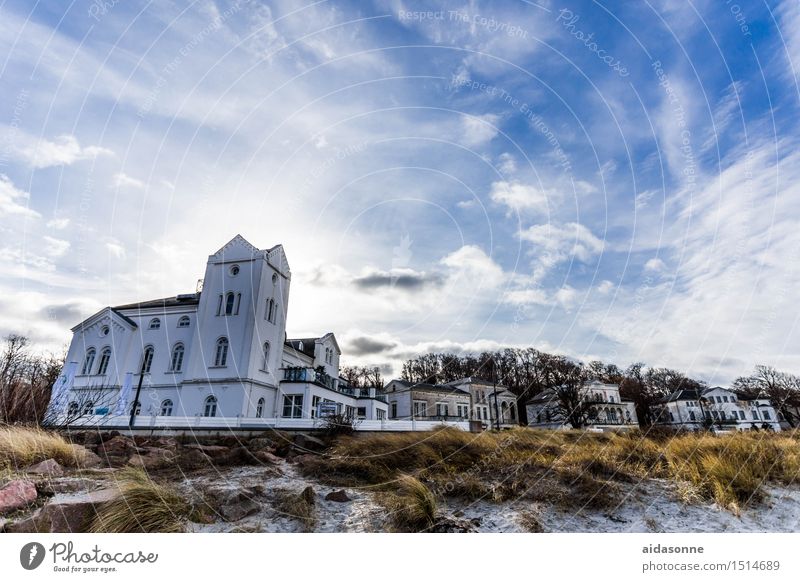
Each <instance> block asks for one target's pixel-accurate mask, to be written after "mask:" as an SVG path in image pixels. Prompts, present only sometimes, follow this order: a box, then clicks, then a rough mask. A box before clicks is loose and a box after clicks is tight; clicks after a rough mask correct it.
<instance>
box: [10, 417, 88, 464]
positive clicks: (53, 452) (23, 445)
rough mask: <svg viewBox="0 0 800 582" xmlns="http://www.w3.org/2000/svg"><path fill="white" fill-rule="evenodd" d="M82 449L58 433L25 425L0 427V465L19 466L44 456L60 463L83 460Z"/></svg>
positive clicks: (38, 460)
mask: <svg viewBox="0 0 800 582" xmlns="http://www.w3.org/2000/svg"><path fill="white" fill-rule="evenodd" d="M84 454H85V449H83V447H76V446H75V445H73V444H72V443H70V442H68V441H67V440H65V439H64V438H63V437H62V436H61V435H59V434H56V433H54V432H48V431H45V430H42V429H40V428H32V427H25V426H2V427H0V468H5V469H13V468H21V467H25V466H27V465H31V464H33V463H38V462H40V461H44V460H46V459H55V460H56V461H58V462H59V463H60V464H62V465H64V466H68V467H70V466H75V465H77V464H80V462H81V461H82V460H83V455H84Z"/></svg>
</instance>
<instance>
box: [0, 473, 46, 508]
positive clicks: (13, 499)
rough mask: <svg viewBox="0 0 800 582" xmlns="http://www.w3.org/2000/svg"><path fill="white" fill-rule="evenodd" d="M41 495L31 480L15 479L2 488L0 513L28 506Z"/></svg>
mask: <svg viewBox="0 0 800 582" xmlns="http://www.w3.org/2000/svg"><path fill="white" fill-rule="evenodd" d="M38 496H39V493H38V492H37V491H36V485H34V484H33V483H32V482H31V481H25V480H23V479H15V480H14V481H11V482H10V483H8V484H7V485H5V486H4V487H3V488H2V489H0V515H3V514H5V513H12V512H14V511H16V510H18V509H22V508H23V507H27V506H28V505H30V504H31V503H33V502H34V501H36V498H37V497H38Z"/></svg>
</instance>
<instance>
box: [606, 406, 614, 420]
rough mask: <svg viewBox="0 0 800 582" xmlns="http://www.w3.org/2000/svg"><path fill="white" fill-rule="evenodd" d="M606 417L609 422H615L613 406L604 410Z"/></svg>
mask: <svg viewBox="0 0 800 582" xmlns="http://www.w3.org/2000/svg"><path fill="white" fill-rule="evenodd" d="M606 417H607V418H608V420H609V421H610V422H617V410H616V409H615V408H612V409H610V410H609V411H608V412H606Z"/></svg>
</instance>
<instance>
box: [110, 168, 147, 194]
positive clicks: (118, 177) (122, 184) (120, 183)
mask: <svg viewBox="0 0 800 582" xmlns="http://www.w3.org/2000/svg"><path fill="white" fill-rule="evenodd" d="M114 185H115V186H116V187H117V188H137V189H140V190H141V189H143V188H144V187H145V184H144V182H142V181H141V180H137V179H136V178H133V177H131V176H129V175H128V174H125V173H123V172H120V173H118V174H114Z"/></svg>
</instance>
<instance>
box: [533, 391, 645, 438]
mask: <svg viewBox="0 0 800 582" xmlns="http://www.w3.org/2000/svg"><path fill="white" fill-rule="evenodd" d="M581 406H582V408H583V410H584V411H585V416H586V426H588V427H592V428H596V429H600V430H619V429H625V428H633V427H636V426H638V420H637V418H636V407H635V406H634V404H633V402H632V401H630V400H625V399H623V398H621V397H620V395H619V386H617V385H616V384H604V383H603V382H600V381H598V380H592V381H591V382H587V383H586V384H585V385H584V386H583V387H582V388H581ZM525 408H526V410H527V412H528V426H530V427H532V428H546V429H569V428H572V426H571V425H570V424H569V422H568V420H567V419H566V418H564V414H563V411H562V407H561V406H560V405H559V402H558V398H557V397H556V393H555V391H554V390H544V391H543V392H540V393H539V394H537V395H536V396H534V397H533V398H531V399H530V400H528V402H527V403H526V404H525Z"/></svg>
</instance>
